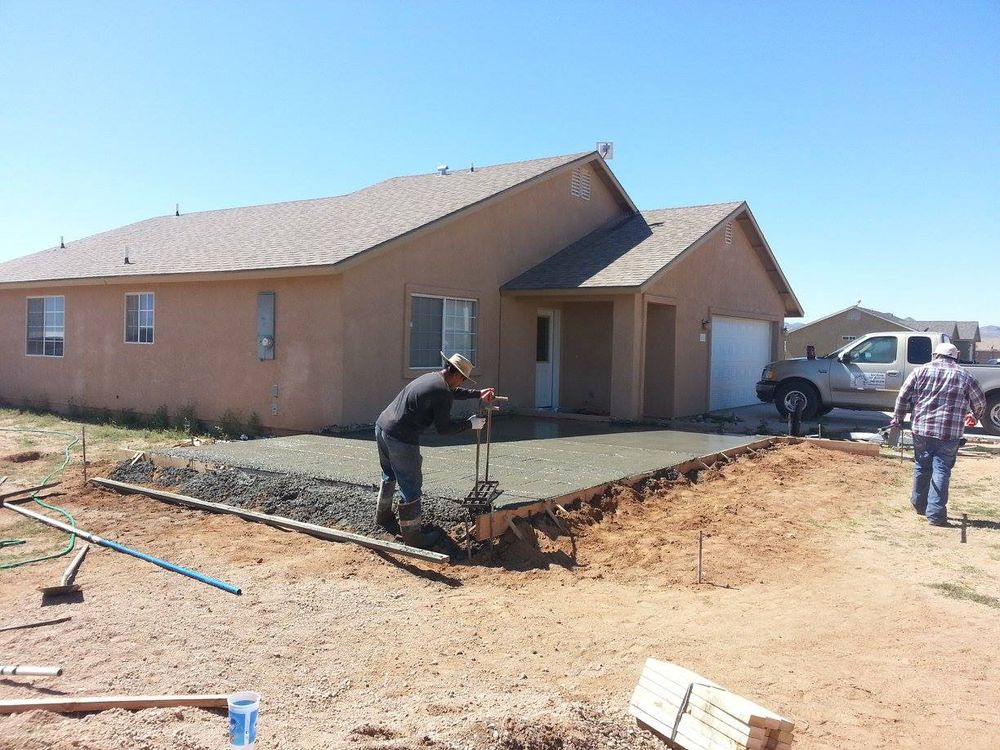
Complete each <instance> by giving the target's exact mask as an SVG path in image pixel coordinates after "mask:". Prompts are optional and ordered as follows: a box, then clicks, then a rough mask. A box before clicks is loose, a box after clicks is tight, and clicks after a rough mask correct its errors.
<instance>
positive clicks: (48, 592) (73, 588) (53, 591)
mask: <svg viewBox="0 0 1000 750" xmlns="http://www.w3.org/2000/svg"><path fill="white" fill-rule="evenodd" d="M89 549H90V547H89V546H88V545H84V547H83V549H81V550H80V551H79V553H77V556H76V557H74V558H73V562H71V563H70V564H69V567H67V568H66V572H65V573H63V577H62V581H61V582H60V583H59V585H58V586H44V587H41V588H39V589H38V590H39V591H41V592H42V598H43V599H44V598H46V597H49V596H64V595H66V594H75V593H76V592H77V591H83V587H82V586H79V585H77V584H75V583H73V579H74V578H76V571H78V570H79V569H80V565H81V564H82V563H83V558H84V557H86V555H87V550H89Z"/></svg>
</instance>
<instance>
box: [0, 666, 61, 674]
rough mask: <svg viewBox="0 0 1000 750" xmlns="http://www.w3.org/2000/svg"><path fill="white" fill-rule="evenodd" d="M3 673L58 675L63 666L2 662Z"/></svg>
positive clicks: (0, 669)
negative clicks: (38, 665) (37, 665)
mask: <svg viewBox="0 0 1000 750" xmlns="http://www.w3.org/2000/svg"><path fill="white" fill-rule="evenodd" d="M0 674H2V675H14V676H17V675H23V676H25V677H58V676H59V675H61V674H62V667H35V666H32V665H31V664H0Z"/></svg>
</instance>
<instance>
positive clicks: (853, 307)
mask: <svg viewBox="0 0 1000 750" xmlns="http://www.w3.org/2000/svg"><path fill="white" fill-rule="evenodd" d="M851 310H857V311H858V312H860V313H862V314H864V315H870V316H871V317H873V318H878V319H879V320H884V321H885V322H886V323H889V324H891V325H894V326H899V327H900V328H904V329H906V330H907V331H916V330H917V329H916V328H914V327H912V326H908V325H906V324H905V323H902V322H900V321H902V318H900V319H899V320H898V321H897V320H889V318H887V317H885V316H884V315H879V314H878V313H876V312H874V311H872V310H869V309H867V308H862V307H861V306H860V305H851V306H850V307H845V308H844V309H843V310H837V312H832V313H830V314H829V315H824V316H823V317H822V318H817V319H816V320H814V321H813V322H812V323H806V324H805V325H802V326H799V327H798V328H796V329H795V330H794V331H792V333H797V332H798V331H801V330H804V329H806V328H811V327H812V326H814V325H816V324H818V323H822V322H823V321H824V320H829V319H830V318H834V317H836V316H838V315H843V314H844V313H845V312H849V311H851Z"/></svg>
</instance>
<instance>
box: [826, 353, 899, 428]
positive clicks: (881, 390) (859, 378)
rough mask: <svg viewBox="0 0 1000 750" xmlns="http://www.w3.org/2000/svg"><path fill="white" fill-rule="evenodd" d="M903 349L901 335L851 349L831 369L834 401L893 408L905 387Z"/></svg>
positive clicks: (878, 407) (852, 404)
mask: <svg viewBox="0 0 1000 750" xmlns="http://www.w3.org/2000/svg"><path fill="white" fill-rule="evenodd" d="M902 354H903V347H902V346H900V341H899V337H898V336H871V337H869V338H865V339H863V340H862V341H861V342H859V343H858V345H857V346H855V347H853V348H851V349H849V350H848V351H847V352H845V354H844V355H843V357H842V360H841V362H839V363H838V362H836V361H834V362H833V363H831V368H830V389H831V390H832V392H833V398H834V401H835V402H837V403H842V404H844V405H850V406H856V407H865V408H877V409H880V410H881V409H891V408H892V407H893V405H894V404H895V402H896V395H897V394H898V393H899V389H900V387H901V386H902V385H903V376H904V370H905V368H904V362H903V356H901V355H902Z"/></svg>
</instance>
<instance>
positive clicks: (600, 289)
mask: <svg viewBox="0 0 1000 750" xmlns="http://www.w3.org/2000/svg"><path fill="white" fill-rule="evenodd" d="M641 291H642V288H641V287H638V286H593V287H586V286H585V287H572V288H569V289H501V290H500V296H501V297H566V296H570V295H579V296H583V297H593V296H601V295H621V294H638V293H639V292H641Z"/></svg>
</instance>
